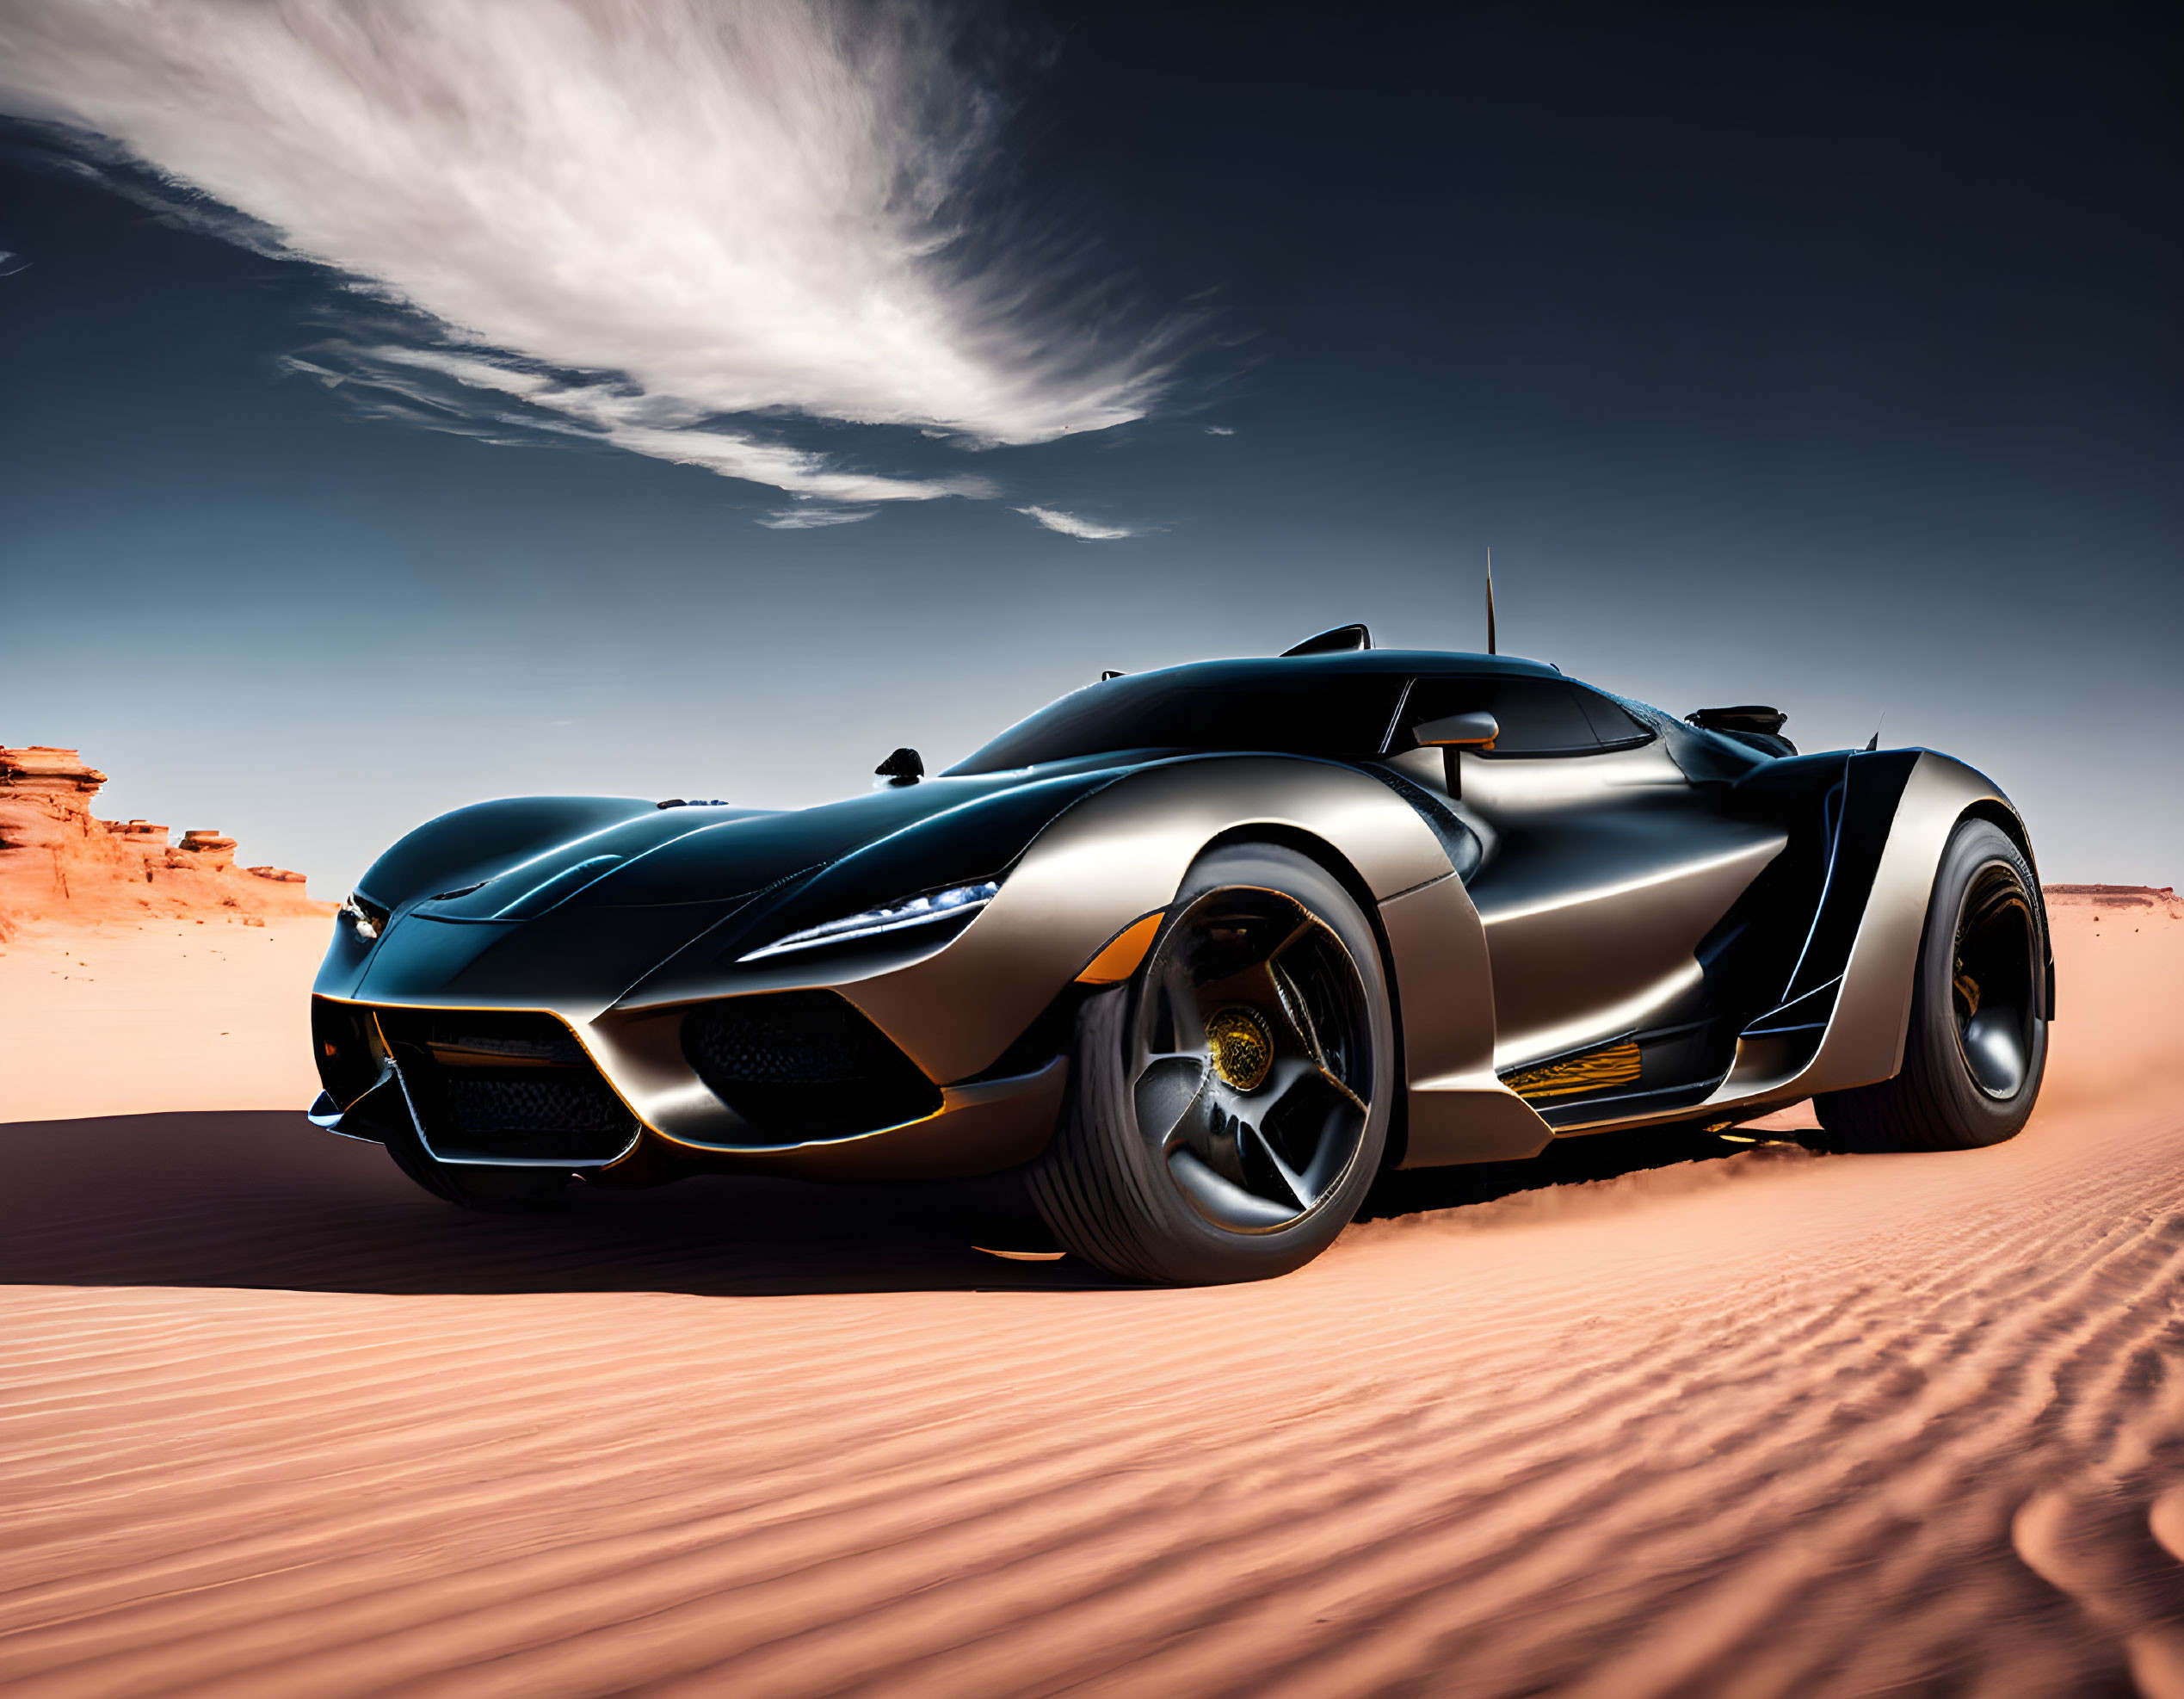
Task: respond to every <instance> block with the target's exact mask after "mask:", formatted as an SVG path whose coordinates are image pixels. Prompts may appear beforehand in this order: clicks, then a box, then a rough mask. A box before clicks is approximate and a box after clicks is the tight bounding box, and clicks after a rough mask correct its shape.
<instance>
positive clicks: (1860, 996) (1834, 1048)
mask: <svg viewBox="0 0 2184 1699" xmlns="http://www.w3.org/2000/svg"><path fill="white" fill-rule="evenodd" d="M1997 814H1999V815H2000V816H2001V817H2002V819H2005V820H2007V821H2008V822H2010V823H2013V824H2014V830H2012V831H2011V836H2013V837H2016V838H2017V839H2018V840H2019V841H2020V842H2021V843H2022V842H2024V841H2025V836H2026V835H2025V828H2024V824H2023V822H2022V820H2021V819H2019V817H2018V814H2017V811H2016V810H2015V808H2014V807H2013V806H2011V804H2010V801H2009V799H2008V797H2006V796H2004V795H2003V794H2002V791H2001V790H2000V789H1999V788H1997V787H1996V785H1995V783H1994V782H1993V781H1991V780H1990V779H1988V778H1987V777H1986V776H1985V775H1983V774H1981V773H1978V772H1977V771H1975V770H1974V769H1971V768H1970V767H1967V766H1965V764H1964V763H1962V762H1960V761H1955V760H1952V759H1951V758H1950V757H1947V756H1946V755H1939V754H1936V753H1934V751H1931V750H1927V751H1920V753H1919V754H1918V757H1917V759H1916V763H1914V764H1913V766H1912V768H1911V770H1910V772H1909V775H1908V776H1907V777H1906V778H1905V780H1904V782H1903V793H1902V794H1901V796H1900V797H1899V799H1898V800H1897V804H1896V807H1895V812H1894V815H1893V818H1892V819H1891V821H1890V824H1889V828H1888V835H1887V841H1886V843H1885V845H1884V846H1883V848H1882V850H1881V852H1880V856H1879V862H1878V865H1877V866H1876V867H1875V868H1874V869H1873V874H1872V883H1871V886H1870V887H1869V890H1868V892H1867V894H1866V901H1865V906H1864V911H1863V912H1862V913H1861V914H1860V917H1859V919H1858V924H1857V929H1856V932H1855V936H1854V938H1853V940H1852V942H1851V944H1850V948H1849V952H1848V957H1847V959H1846V961H1844V964H1843V967H1842V980H1841V985H1840V988H1839V989H1838V990H1837V992H1836V993H1835V999H1834V1006H1833V1010H1832V1011H1831V1013H1830V1014H1829V1017H1828V1022H1827V1026H1826V1029H1825V1031H1824V1032H1823V1035H1822V1037H1821V1040H1820V1043H1819V1047H1818V1048H1817V1050H1815V1051H1813V1052H1812V1053H1811V1060H1808V1061H1805V1062H1803V1063H1802V1064H1798V1063H1796V1062H1793V1061H1788V1060H1786V1056H1787V1055H1790V1054H1793V1052H1791V1051H1790V1050H1789V1048H1788V1046H1787V1044H1786V1041H1784V1040H1783V1039H1780V1038H1776V1037H1765V1036H1762V1037H1757V1038H1753V1037H1747V1038H1745V1039H1742V1040H1740V1041H1738V1044H1737V1058H1736V1060H1735V1062H1734V1063H1733V1064H1732V1065H1731V1068H1730V1071H1729V1075H1728V1077H1727V1078H1725V1079H1724V1081H1723V1082H1722V1084H1721V1085H1720V1087H1719V1088H1718V1090H1716V1091H1715V1093H1714V1095H1713V1096H1712V1097H1711V1098H1709V1099H1708V1100H1707V1106H1708V1107H1710V1108H1711V1107H1716V1106H1728V1105H1731V1104H1736V1105H1738V1106H1747V1105H1749V1104H1750V1103H1754V1102H1755V1101H1764V1100H1768V1099H1773V1100H1779V1101H1782V1102H1792V1101H1794V1100H1796V1099H1797V1098H1799V1097H1808V1096H1811V1094H1813V1093H1815V1092H1821V1091H1840V1090H1846V1089H1847V1088H1848V1087H1851V1086H1854V1085H1867V1084H1872V1083H1873V1082H1874V1081H1876V1080H1882V1079H1888V1078H1892V1077H1893V1076H1894V1075H1895V1074H1896V1072H1897V1071H1898V1070H1899V1069H1901V1068H1902V1066H1903V1044H1904V1039H1905V1036H1906V1035H1907V1034H1908V1032H1909V1026H1910V1013H1911V985H1912V976H1913V971H1914V969H1915V968H1916V966H1917V963H1918V954H1919V942H1920V939H1921V938H1922V936H1924V933H1925V930H1926V914H1927V907H1928V902H1929V900H1930V899H1931V898H1932V895H1933V892H1934V875H1935V873H1936V872H1937V870H1938V869H1939V868H1940V863H1941V852H1942V850H1944V849H1945V848H1946V846H1947V844H1948V842H1949V837H1950V835H1951V834H1952V833H1953V832H1954V831H1956V828H1957V825H1958V823H1959V821H1961V820H1963V819H1965V818H1966V817H1967V816H1981V817H1987V818H1993V817H1995V816H1996V815H1997ZM2006 829H2008V828H2006Z"/></svg>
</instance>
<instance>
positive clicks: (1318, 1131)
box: [1030, 844, 1396, 1285]
mask: <svg viewBox="0 0 2184 1699" xmlns="http://www.w3.org/2000/svg"><path fill="white" fill-rule="evenodd" d="M1393 1026H1394V1023H1393V1021H1392V1020H1391V1016H1390V1013H1389V1008H1388V991H1387V982H1386V979H1385V976H1384V975H1383V973H1382V972H1381V967H1380V956H1379V948H1378V945H1377V942H1376V941H1375V939H1374V937H1373V930H1372V928H1371V926H1370V925H1369V924H1367V921H1366V918H1365V917H1364V915H1363V914H1362V913H1361V912H1360V910H1359V908H1358V905H1356V903H1355V902H1354V901H1353V900H1352V899H1351V898H1350V896H1349V894H1348V893H1347V892H1346V891H1344V890H1343V888H1342V886H1341V885H1340V884H1339V883H1337V882H1336V880H1335V879H1334V878H1333V877H1332V876H1331V875H1330V874H1328V873H1327V872H1326V871H1325V870H1324V869H1323V868H1320V867H1319V866H1318V865H1317V863H1316V862H1311V861H1310V860H1309V859H1307V858H1306V857H1305V856H1300V855H1298V854H1296V853H1294V852H1293V851H1290V850H1281V849H1278V848H1274V847H1273V846H1270V845H1255V844H1254V845H1243V846H1238V847H1237V848H1233V849H1227V850H1217V851H1215V852H1214V853H1212V854H1211V855H1208V856H1205V857H1203V858H1201V859H1200V862H1198V863H1197V864H1196V865H1195V866H1194V867H1193V868H1192V869H1191V872H1190V874H1188V877H1187V878H1186V879H1185V880H1184V882H1183V887H1182V889H1181V891H1180V892H1179V893H1177V895H1176V899H1175V905H1174V907H1173V908H1172V909H1171V910H1170V911H1169V921H1168V923H1167V924H1166V925H1165V926H1164V927H1163V929H1162V930H1161V933H1160V936H1159V937H1158V939H1157V941H1156V942H1155V944H1154V946H1153V949H1152V952H1151V955H1149V956H1148V957H1147V958H1146V961H1145V962H1144V965H1143V967H1140V969H1139V970H1138V974H1137V977H1136V978H1135V979H1133V980H1132V982H1131V984H1130V985H1127V986H1125V987H1122V988H1120V989H1118V990H1115V991H1112V992H1103V993H1101V995H1099V996H1097V997H1095V998H1092V999H1091V1000H1090V1001H1089V1002H1088V1003H1087V1004H1085V1006H1084V1009H1083V1011H1082V1013H1081V1015H1080V1016H1079V1019H1078V1027H1077V1058H1076V1061H1077V1066H1076V1072H1075V1090H1074V1091H1073V1092H1072V1094H1071V1099H1070V1106H1069V1108H1068V1109H1067V1110H1066V1111H1065V1113H1064V1119H1063V1124H1062V1126H1061V1128H1059V1129H1058V1132H1057V1133H1056V1134H1055V1138H1054V1140H1053V1143H1052V1146H1050V1147H1049V1149H1048V1151H1047V1152H1046V1156H1045V1157H1044V1158H1042V1159H1041V1161H1040V1164H1039V1165H1038V1166H1037V1167H1036V1168H1035V1169H1034V1170H1033V1172H1032V1174H1031V1176H1030V1186H1031V1190H1032V1195H1033V1199H1034V1201H1035V1202H1037V1204H1038V1207H1039V1210H1040V1214H1041V1215H1042V1216H1043V1217H1044V1218H1045V1220H1046V1223H1047V1226H1049V1227H1050V1228H1051V1229H1052V1232H1053V1233H1054V1234H1055V1236H1056V1238H1057V1239H1059V1240H1060V1241H1061V1243H1062V1244H1063V1245H1065V1246H1066V1247H1067V1248H1068V1249H1070V1251H1075V1252H1076V1253H1077V1255H1079V1256H1081V1257H1084V1258H1085V1259H1087V1260H1088V1261H1089V1262H1093V1263H1098V1264H1099V1265H1100V1266H1101V1267H1102V1268H1104V1269H1106V1270H1108V1271H1110V1272H1111V1273H1114V1274H1118V1275H1121V1276H1125V1277H1126V1278H1130V1279H1137V1280H1150V1281H1158V1282H1164V1283H1170V1284H1185V1285H1204V1284H1214V1283H1218V1282H1229V1281H1239V1280H1256V1279H1262V1278H1264V1277H1266V1276H1271V1275H1279V1274H1286V1273H1287V1272H1289V1271H1290V1270H1293V1269H1295V1268H1298V1267H1300V1266H1301V1265H1303V1264H1304V1263H1307V1262H1309V1261H1310V1260H1311V1258H1312V1257H1316V1256H1317V1255H1318V1254H1319V1253H1320V1252H1321V1251H1323V1250H1325V1249H1326V1248H1327V1246H1328V1245H1330V1244H1331V1243H1332V1242H1333V1240H1334V1239H1335V1236H1336V1234H1337V1233H1340V1232H1341V1231H1342V1228H1343V1226H1345V1225H1346V1224H1347V1223H1348V1221H1349V1220H1350V1219H1351V1217H1352V1216H1354V1214H1356V1212H1357V1208H1358V1205H1359V1203H1360V1202H1361V1201H1362V1200H1363V1198H1364V1196H1365V1192H1366V1189H1367V1187H1368V1186H1369V1185H1370V1184H1371V1183H1372V1181H1373V1175H1374V1173H1375V1171H1377V1170H1378V1168H1379V1162H1380V1153H1381V1151H1382V1149H1383V1148H1384V1147H1385V1144H1386V1140H1387V1126H1388V1118H1389V1104H1390V1101H1391V1098H1392V1097H1393V1094H1394V1091H1395V1090H1396V1078H1395V1056H1394V1040H1393Z"/></svg>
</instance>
